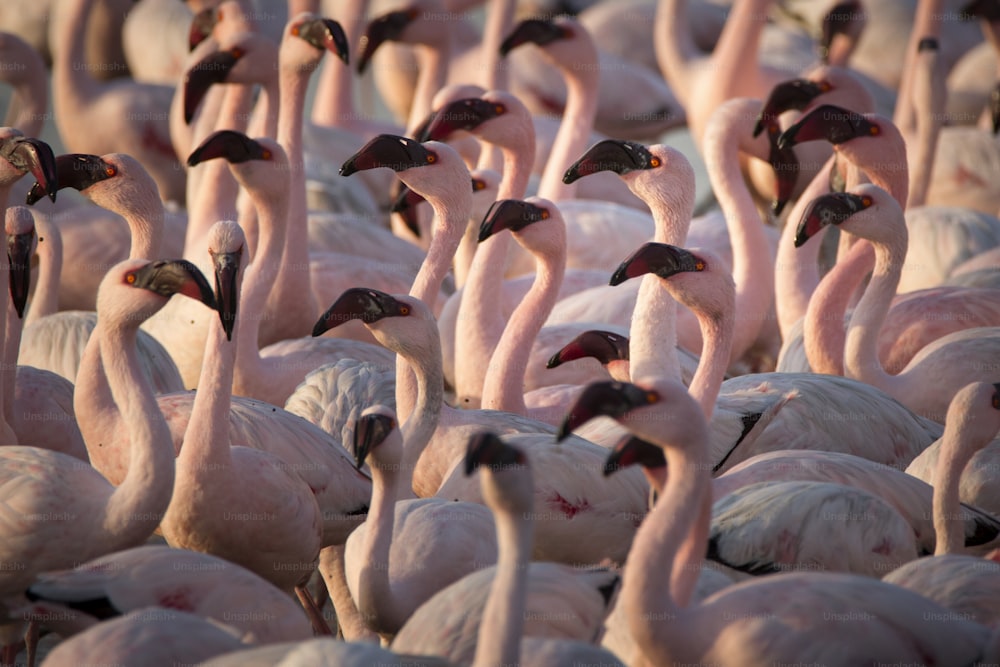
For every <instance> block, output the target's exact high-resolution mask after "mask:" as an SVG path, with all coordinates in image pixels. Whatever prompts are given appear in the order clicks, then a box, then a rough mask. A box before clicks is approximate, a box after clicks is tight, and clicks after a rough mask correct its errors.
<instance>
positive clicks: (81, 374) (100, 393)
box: [73, 320, 125, 483]
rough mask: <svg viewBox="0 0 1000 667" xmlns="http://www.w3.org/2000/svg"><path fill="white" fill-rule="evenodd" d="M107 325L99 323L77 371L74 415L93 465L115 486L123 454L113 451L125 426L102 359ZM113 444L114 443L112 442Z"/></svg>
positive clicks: (74, 391) (122, 471) (120, 476)
mask: <svg viewBox="0 0 1000 667" xmlns="http://www.w3.org/2000/svg"><path fill="white" fill-rule="evenodd" d="M103 328H104V327H103V325H102V323H101V322H100V320H98V322H97V325H96V326H95V327H94V330H93V332H92V333H91V334H90V339H89V340H88V341H87V345H86V347H84V348H83V354H82V355H80V365H79V367H78V368H77V377H76V383H75V384H74V385H73V412H74V414H76V420H77V423H78V424H79V426H80V433H81V434H82V435H83V442H84V444H85V445H86V446H87V454H88V455H89V457H90V462H91V464H92V465H93V466H94V468H96V469H97V470H98V471H99V472H100V473H101V474H102V475H104V476H105V477H107V478H108V480H109V481H111V482H112V483H115V482H117V481H119V480H121V478H122V475H123V474H124V468H125V466H124V464H123V462H122V460H121V459H122V458H123V456H122V452H121V450H119V449H118V448H117V447H113V446H112V444H111V442H113V441H114V439H113V438H110V437H109V436H108V434H109V433H113V432H114V431H115V429H117V428H118V426H119V424H120V423H121V414H120V411H119V407H118V406H117V405H115V400H114V398H113V397H112V395H111V389H110V387H108V378H107V374H106V373H105V370H104V363H103V361H102V359H101V345H100V339H101V337H102V334H101V333H100V332H101V330H102V329H103ZM109 441H110V442H109Z"/></svg>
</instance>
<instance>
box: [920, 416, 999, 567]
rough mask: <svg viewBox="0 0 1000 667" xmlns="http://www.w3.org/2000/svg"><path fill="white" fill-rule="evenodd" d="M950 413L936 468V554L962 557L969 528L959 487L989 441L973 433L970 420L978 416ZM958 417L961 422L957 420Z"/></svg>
mask: <svg viewBox="0 0 1000 667" xmlns="http://www.w3.org/2000/svg"><path fill="white" fill-rule="evenodd" d="M948 412H949V413H950V414H949V415H948V419H947V420H945V425H944V434H943V435H942V436H941V442H940V447H941V450H940V452H939V453H938V462H937V467H936V468H935V469H934V498H933V501H932V502H933V517H932V518H933V521H934V533H935V535H936V541H935V547H934V555H935V556H940V555H943V554H960V553H962V552H963V551H964V550H965V528H964V524H963V522H962V521H961V520H959V519H957V518H955V517H958V516H960V515H961V513H962V510H961V503H960V500H959V487H960V486H961V482H962V471H963V470H965V466H966V465H967V464H968V463H969V461H970V460H971V459H972V457H973V455H974V454H975V453H976V452H977V451H979V450H980V449H981V448H982V447H983V446H985V445H986V442H984V441H982V440H981V439H979V440H977V438H976V436H975V435H974V434H972V433H969V432H968V431H970V430H971V429H970V423H969V422H970V421H971V420H973V419H975V415H970V414H969V413H968V410H965V411H962V412H961V413H959V414H955V410H952V409H949V411H948ZM955 417H957V419H956V418H955Z"/></svg>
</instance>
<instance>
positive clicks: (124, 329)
mask: <svg viewBox="0 0 1000 667" xmlns="http://www.w3.org/2000/svg"><path fill="white" fill-rule="evenodd" d="M177 293H181V294H184V295H186V296H189V297H191V298H195V299H199V300H202V301H204V302H205V303H207V304H212V305H214V304H215V299H214V297H213V295H212V291H211V287H209V285H208V282H207V281H206V280H205V278H204V276H202V275H201V274H200V272H197V270H196V269H194V267H193V266H191V265H188V264H186V263H183V262H176V261H175V262H158V263H150V262H149V261H148V260H127V261H126V262H123V263H120V264H117V265H116V266H114V267H113V268H112V269H111V270H110V271H109V272H108V275H107V276H106V277H105V279H104V280H103V281H102V283H101V289H100V291H99V293H98V316H99V319H98V331H99V332H101V337H102V338H104V339H105V345H107V346H108V352H107V356H108V365H107V374H108V385H109V389H110V393H111V395H112V397H113V400H114V402H115V403H116V404H117V406H118V407H119V409H120V410H121V412H122V415H123V418H124V419H125V422H126V425H125V428H126V431H127V436H128V437H129V438H130V439H131V440H132V449H131V452H130V460H129V470H130V474H127V475H125V476H124V478H122V479H120V480H118V482H119V484H118V485H117V486H112V485H111V483H110V482H109V481H108V480H107V479H106V478H105V477H103V476H102V475H101V474H100V473H99V472H97V471H96V470H94V469H93V468H91V467H90V466H89V465H86V464H83V463H81V462H80V460H79V459H77V458H74V457H71V456H68V455H66V454H62V453H59V452H54V451H49V450H46V449H39V448H37V447H29V446H22V445H12V446H8V447H0V460H3V466H2V469H3V474H4V479H3V480H2V483H0V496H2V498H3V502H4V505H5V506H7V507H9V508H11V509H12V510H13V511H15V512H16V513H17V514H18V516H20V517H21V520H19V521H13V522H9V523H8V524H7V525H6V527H5V529H4V530H5V535H4V537H5V539H4V540H3V561H4V562H5V563H9V564H11V565H12V567H11V569H10V570H8V571H7V572H6V573H5V576H4V577H3V582H4V583H3V589H4V591H6V593H8V594H17V593H21V592H23V591H24V590H25V589H26V588H27V587H28V586H29V585H30V584H31V582H32V580H33V579H34V577H35V575H36V574H38V573H39V572H43V571H46V570H52V569H59V568H63V567H67V566H69V565H71V564H73V563H76V562H79V559H81V558H83V559H89V558H93V557H95V556H99V555H102V554H105V553H109V552H113V551H116V550H118V549H124V548H127V547H132V546H136V545H138V544H141V543H142V542H143V541H144V540H145V539H146V538H147V537H149V535H151V534H152V532H153V531H154V530H155V528H156V526H157V524H159V521H160V518H161V517H162V516H163V513H164V512H165V511H166V508H167V504H168V503H169V502H170V495H171V489H172V486H173V481H174V468H173V464H172V462H171V460H170V459H171V451H170V433H169V430H168V428H167V425H166V422H165V420H164V418H163V415H162V414H161V413H160V410H159V408H158V407H157V405H156V399H155V397H154V395H153V390H152V387H151V386H150V384H149V381H148V380H147V379H146V377H145V376H144V375H143V374H142V371H141V370H139V366H138V360H137V355H136V347H135V337H134V331H135V326H136V325H135V324H130V323H132V322H134V321H135V320H141V319H143V318H146V317H149V316H150V315H151V314H152V313H153V312H156V310H158V309H159V308H162V307H163V305H164V304H165V303H166V302H167V300H168V299H169V298H170V296H171V295H173V294H177ZM130 333H131V335H130ZM6 428H7V426H6V422H5V423H4V429H6Z"/></svg>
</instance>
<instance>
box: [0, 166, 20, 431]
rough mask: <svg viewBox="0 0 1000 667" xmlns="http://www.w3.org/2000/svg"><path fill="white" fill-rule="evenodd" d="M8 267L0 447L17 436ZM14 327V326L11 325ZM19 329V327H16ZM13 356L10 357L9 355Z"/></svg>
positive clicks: (1, 200)
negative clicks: (14, 425) (15, 433)
mask: <svg viewBox="0 0 1000 667" xmlns="http://www.w3.org/2000/svg"><path fill="white" fill-rule="evenodd" d="M11 185H13V183H11V184H10V185H0V211H3V213H4V217H5V218H6V212H7V200H8V198H9V196H10V188H11ZM0 238H2V239H3V240H4V246H6V245H7V244H6V239H7V234H6V232H4V233H3V234H0ZM9 269H10V267H9V263H8V264H7V266H6V267H5V268H3V270H0V294H2V295H3V296H4V297H6V299H5V300H6V302H7V306H6V307H4V308H0V330H2V331H3V332H4V344H3V362H4V363H3V376H2V381H0V405H2V406H3V410H2V412H0V419H2V421H3V423H2V424H0V445H16V444H17V436H15V435H14V429H13V424H14V420H13V417H14V384H15V380H16V374H17V366H16V364H17V355H16V353H17V350H18V348H17V347H14V346H12V345H11V340H10V338H11V333H12V332H11V331H10V329H11V327H12V325H13V323H12V322H11V319H17V314H16V313H14V312H13V310H14V308H13V305H12V304H11V301H10V296H9V294H10V270H9ZM13 326H16V325H13ZM18 328H19V327H18ZM18 338H20V333H18ZM12 353H13V354H14V356H10V355H11V354H12Z"/></svg>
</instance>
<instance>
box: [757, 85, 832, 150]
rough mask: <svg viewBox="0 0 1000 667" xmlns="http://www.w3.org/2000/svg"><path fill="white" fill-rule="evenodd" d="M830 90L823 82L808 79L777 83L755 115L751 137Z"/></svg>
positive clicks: (800, 109)
mask: <svg viewBox="0 0 1000 667" xmlns="http://www.w3.org/2000/svg"><path fill="white" fill-rule="evenodd" d="M830 90H831V86H830V84H828V83H826V82H825V81H823V82H820V83H816V82H814V81H810V80H809V79H792V80H790V81H784V82H782V83H779V84H778V85H777V86H775V87H774V88H773V89H772V90H771V94H770V95H768V96H767V100H765V102H764V105H763V106H762V107H761V109H760V113H759V114H757V123H756V124H755V125H754V126H753V136H755V137H756V136H758V135H760V133H761V132H762V131H763V130H764V128H765V127H767V126H768V124H769V123H771V122H777V120H778V116H780V115H781V114H783V113H785V112H786V111H791V110H792V109H795V110H796V111H802V110H803V109H805V108H806V107H807V106H809V105H810V104H811V103H812V101H813V100H815V99H816V98H817V97H819V96H820V95H822V94H823V93H826V92H829V91H830Z"/></svg>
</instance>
